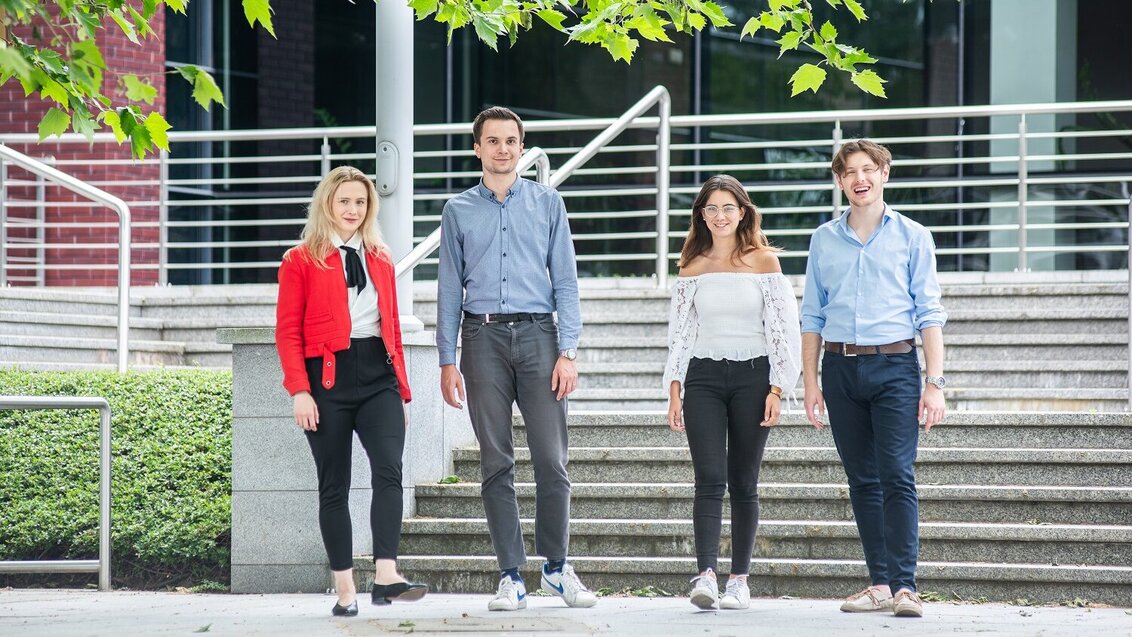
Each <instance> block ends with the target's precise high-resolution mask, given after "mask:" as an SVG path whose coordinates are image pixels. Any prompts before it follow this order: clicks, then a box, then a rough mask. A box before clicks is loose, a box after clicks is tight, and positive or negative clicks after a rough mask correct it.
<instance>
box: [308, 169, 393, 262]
mask: <svg viewBox="0 0 1132 637" xmlns="http://www.w3.org/2000/svg"><path fill="white" fill-rule="evenodd" d="M348 181H356V182H358V183H360V184H362V185H363V186H364V187H365V189H366V217H365V219H362V225H361V227H359V228H358V234H359V235H360V236H361V239H362V245H363V246H365V250H366V252H370V253H372V254H375V255H377V254H380V253H381V252H382V251H384V250H385V242H384V241H382V239H381V228H380V227H379V226H378V225H377V211H378V208H379V204H378V199H377V189H376V188H374V185H373V182H372V181H370V179H369V177H366V175H365V173H363V172H362V171H360V170H358V169H357V168H354V167H353V166H339V167H337V168H335V169H334V170H331V171H330V172H329V173H327V174H326V176H325V177H323V178H322V181H321V182H319V184H318V187H317V188H315V189H314V194H313V195H311V203H310V206H309V207H308V208H307V225H306V226H305V227H304V228H303V233H302V235H301V239H302V245H303V246H305V247H306V249H307V252H309V253H310V255H311V258H312V259H314V262H315V263H317V264H318V265H320V266H322V267H326V257H327V256H329V255H330V253H331V252H333V251H334V242H333V241H332V240H331V238H330V237H331V235H332V234H333V233H334V232H335V230H334V217H333V215H334V208H333V201H334V194H335V193H337V192H338V187H339V186H341V185H342V184H344V183H346V182H348Z"/></svg>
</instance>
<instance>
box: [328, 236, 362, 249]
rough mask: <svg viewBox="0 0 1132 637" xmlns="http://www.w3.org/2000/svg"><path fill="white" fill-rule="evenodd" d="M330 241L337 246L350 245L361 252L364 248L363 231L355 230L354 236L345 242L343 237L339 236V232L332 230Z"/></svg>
mask: <svg viewBox="0 0 1132 637" xmlns="http://www.w3.org/2000/svg"><path fill="white" fill-rule="evenodd" d="M330 242H331V243H333V244H334V247H335V248H341V247H342V246H348V247H351V248H353V249H355V250H357V251H359V252H360V251H361V249H362V233H360V232H355V233H354V236H352V237H350V240H349V241H346V242H344V243H343V241H342V238H341V237H339V236H338V233H337V232H331V233H330Z"/></svg>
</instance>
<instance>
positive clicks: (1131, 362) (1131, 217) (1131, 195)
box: [1120, 182, 1132, 411]
mask: <svg viewBox="0 0 1132 637" xmlns="http://www.w3.org/2000/svg"><path fill="white" fill-rule="evenodd" d="M1120 189H1121V190H1123V191H1124V192H1123V194H1124V197H1125V198H1126V199H1128V235H1127V237H1125V238H1126V239H1128V380H1127V383H1126V384H1127V385H1128V411H1132V190H1130V189H1129V188H1128V182H1124V183H1122V184H1120Z"/></svg>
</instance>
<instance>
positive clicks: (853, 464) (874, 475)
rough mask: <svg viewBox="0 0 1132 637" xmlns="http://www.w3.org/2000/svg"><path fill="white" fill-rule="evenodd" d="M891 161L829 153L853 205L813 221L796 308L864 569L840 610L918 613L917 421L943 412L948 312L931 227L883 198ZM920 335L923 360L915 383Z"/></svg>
mask: <svg viewBox="0 0 1132 637" xmlns="http://www.w3.org/2000/svg"><path fill="white" fill-rule="evenodd" d="M891 161H892V155H891V154H890V153H889V151H888V149H886V148H884V147H883V146H880V145H878V144H876V143H873V142H871V141H868V140H860V141H855V142H850V143H848V144H845V145H844V146H842V147H841V149H840V150H839V151H838V153H837V155H836V156H835V157H834V159H833V175H834V179H835V180H836V182H837V185H838V187H839V188H841V190H842V192H844V193H845V196H846V198H847V199H848V200H849V209H848V210H847V211H846V212H844V213H843V214H842V215H841V216H840V217H839V218H837V219H834V220H832V221H829V222H827V223H825V224H822V225H821V226H820V227H818V229H817V230H815V231H814V234H813V237H812V239H811V240H810V255H809V260H808V262H807V264H806V290H805V293H804V295H803V299H802V313H801V314H802V365H803V372H802V378H803V382H804V383H805V392H806V394H805V406H806V416H807V417H808V418H809V420H810V422H811V423H813V425H814V426H815V427H817V428H819V429H820V428H822V427H823V426H824V423H823V422H822V420H821V418H822V416H823V412H824V411H825V406H826V405H827V404H828V406H829V421H830V426H831V429H832V430H833V441H834V444H835V445H836V446H837V453H838V455H839V456H841V463H842V465H843V466H844V468H845V475H846V476H847V478H848V481H849V499H850V501H851V502H852V504H853V516H854V518H856V521H857V531H858V533H859V534H860V536H861V544H862V546H863V548H864V552H865V562H866V563H867V564H868V567H869V576H870V577H871V578H872V583H871V585H870V586H869V587H868V588H866V589H865V590H863V591H861V592H860V593H857V594H855V595H852V596H850V597H849V598H848V599H847V600H846V601H845V603H844V604H842V605H841V610H843V611H846V612H863V611H877V610H892V611H893V612H894V613H895V614H896V615H899V616H906V617H921V616H922V615H923V606H922V603H921V601H920V598H919V596H918V595H917V593H916V561H917V557H918V554H919V500H918V498H917V495H916V475H915V472H914V470H913V463H914V462H915V461H916V449H917V444H918V438H919V424H918V423H919V422H920V421H921V420H922V421H923V422H924V430H925V431H927V430H929V429H931V428H932V427H933V426H934V425H936V424H938V423H939V422H940V420H942V419H943V415H944V401H943V391H942V390H943V386H944V384H945V381H944V379H943V324H944V323H945V322H946V321H947V315H946V314H945V313H944V311H943V306H942V305H941V304H940V289H939V282H938V281H937V280H936V265H935V244H934V242H933V241H932V236H931V233H930V232H928V230H927V229H926V228H924V227H923V226H922V225H920V224H918V223H916V222H915V221H912V220H911V219H908V218H907V217H905V216H903V215H901V214H900V213H898V212H896V211H895V210H893V209H892V208H890V207H888V206H887V205H886V204H885V202H884V185H885V183H887V182H888V174H889V168H890V166H891ZM916 334H919V335H920V338H921V340H922V342H923V349H924V366H925V368H926V371H927V374H926V378H925V386H924V389H923V391H922V392H921V389H920V363H919V360H918V359H917V357H916V348H915V336H916ZM823 340H824V341H825V350H826V353H825V356H824V358H823V359H822V373H821V377H822V378H821V380H822V382H821V386H820V387H819V385H818V352H819V350H820V349H822V341H823ZM893 593H895V595H893Z"/></svg>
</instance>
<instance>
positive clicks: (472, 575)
mask: <svg viewBox="0 0 1132 637" xmlns="http://www.w3.org/2000/svg"><path fill="white" fill-rule="evenodd" d="M570 562H571V563H572V564H573V565H574V568H575V569H576V570H577V572H578V573H579V575H580V577H581V578H582V581H583V583H585V584H586V585H587V586H588V587H589V588H591V589H593V590H605V591H610V592H616V591H620V590H623V589H626V588H629V589H640V588H643V587H646V586H654V587H657V588H660V589H662V590H665V591H668V592H671V593H674V594H679V595H686V594H687V590H688V578H689V577H690V576H691V575H694V574H695V572H696V570H697V569H696V559H695V558H694V557H679V558H649V557H637V558H625V557H610V558H602V557H577V556H572V557H571V558H570ZM397 566H398V568H399V569H400V570H401V571H403V572H404V573H407V574H409V575H410V576H411V577H412V578H414V579H416V580H420V581H426V582H428V583H429V584H430V586H432V587H433V590H435V591H437V592H441V593H479V594H485V593H490V592H492V591H494V590H495V587H496V585H497V584H498V583H499V570H498V564H497V563H496V561H495V558H494V557H480V556H462V555H443V556H418V555H405V554H402V555H401V557H400V558H398V560H397ZM540 567H541V561H540V560H535V559H532V560H529V561H528V562H527V566H526V567H525V568H524V570H523V575H524V578H525V579H526V581H527V583H528V585H529V586H530V587H531V591H532V592H533V591H534V590H535V589H537V587H538V584H537V582H538V581H539V579H538V569H539V568H540ZM354 569H355V579H356V581H357V582H358V586H359V589H360V590H365V587H367V586H368V585H369V583H371V582H372V581H373V560H372V559H371V558H370V557H368V556H360V557H358V558H355V561H354ZM728 569H729V561H728V560H726V559H721V560H720V571H721V572H722V573H726V572H727V571H728ZM867 578H868V573H867V571H866V569H865V565H864V562H863V561H858V560H818V559H806V560H802V559H780V558H779V559H775V558H759V559H755V560H753V561H752V562H751V577H750V580H749V585H750V587H751V595H752V596H756V597H759V596H761V597H781V596H792V597H813V598H829V597H832V596H839V595H843V594H844V595H848V594H849V593H852V592H854V591H857V590H859V589H860V587H861V581H862V580H865V581H867ZM917 584H918V586H919V588H920V590H921V591H933V592H938V593H939V594H940V595H942V596H943V597H945V598H948V599H954V598H958V599H980V598H985V599H987V600H989V601H1014V600H1018V599H1026V600H1030V601H1032V602H1036V603H1057V602H1064V601H1066V600H1075V599H1087V600H1089V601H1092V602H1099V603H1105V604H1113V605H1118V606H1129V605H1132V567H1122V566H1076V565H1058V566H1050V565H1042V564H1031V563H1021V564H1011V563H993V564H988V563H979V562H930V561H922V562H920V563H919V571H918V575H917ZM689 612H690V611H689Z"/></svg>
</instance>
